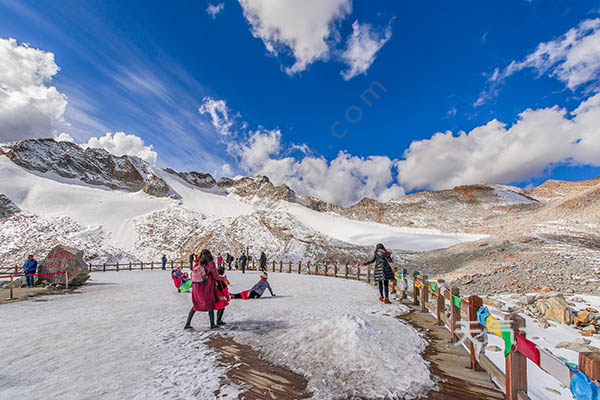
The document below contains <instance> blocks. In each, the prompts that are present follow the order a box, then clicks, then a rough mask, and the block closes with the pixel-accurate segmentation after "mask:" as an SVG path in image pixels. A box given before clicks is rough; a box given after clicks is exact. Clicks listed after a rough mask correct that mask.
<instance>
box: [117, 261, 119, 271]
mask: <svg viewBox="0 0 600 400" xmlns="http://www.w3.org/2000/svg"><path fill="white" fill-rule="evenodd" d="M117 272H119V263H117Z"/></svg>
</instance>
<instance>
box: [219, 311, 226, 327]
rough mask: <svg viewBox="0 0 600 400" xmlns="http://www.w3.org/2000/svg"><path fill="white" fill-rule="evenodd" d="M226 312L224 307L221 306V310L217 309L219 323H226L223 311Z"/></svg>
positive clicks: (221, 324)
mask: <svg viewBox="0 0 600 400" xmlns="http://www.w3.org/2000/svg"><path fill="white" fill-rule="evenodd" d="M224 312H225V309H224V308H221V309H220V310H218V311H217V325H219V326H223V325H225V322H223V313H224Z"/></svg>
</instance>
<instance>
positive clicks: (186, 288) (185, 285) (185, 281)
mask: <svg viewBox="0 0 600 400" xmlns="http://www.w3.org/2000/svg"><path fill="white" fill-rule="evenodd" d="M191 287H192V280H191V279H190V276H189V274H188V273H187V272H184V273H183V276H182V277H181V286H180V289H181V291H182V292H185V293H189V292H190V288H191Z"/></svg>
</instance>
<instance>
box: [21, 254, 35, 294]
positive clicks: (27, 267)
mask: <svg viewBox="0 0 600 400" xmlns="http://www.w3.org/2000/svg"><path fill="white" fill-rule="evenodd" d="M37 266H38V263H37V261H36V260H35V258H33V255H32V254H30V255H29V256H28V257H27V261H25V264H23V274H25V275H29V274H35V273H36V271H37ZM33 278H35V277H34V276H26V277H25V281H26V282H27V287H33Z"/></svg>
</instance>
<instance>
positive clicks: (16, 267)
mask: <svg viewBox="0 0 600 400" xmlns="http://www.w3.org/2000/svg"><path fill="white" fill-rule="evenodd" d="M18 274H19V266H18V265H15V275H18Z"/></svg>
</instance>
